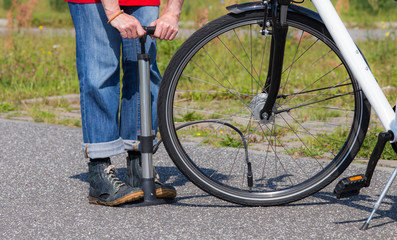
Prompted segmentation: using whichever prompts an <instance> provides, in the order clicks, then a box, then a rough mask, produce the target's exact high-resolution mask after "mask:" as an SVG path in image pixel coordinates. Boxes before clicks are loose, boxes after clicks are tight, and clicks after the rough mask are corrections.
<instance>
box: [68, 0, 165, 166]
mask: <svg viewBox="0 0 397 240" xmlns="http://www.w3.org/2000/svg"><path fill="white" fill-rule="evenodd" d="M122 9H123V10H124V12H125V13H127V14H130V15H133V16H134V17H135V18H137V19H138V20H139V21H140V23H141V24H142V25H147V26H148V25H149V24H150V23H151V22H153V21H154V20H156V19H157V18H158V14H159V8H158V6H144V7H122ZM69 10H70V13H71V16H72V19H73V23H74V27H75V30H76V63H77V74H78V78H79V82H80V105H81V118H82V129H83V138H84V143H83V144H82V146H83V151H84V153H85V156H86V157H89V158H105V157H110V156H113V155H117V154H121V153H124V151H126V150H139V142H138V141H137V135H139V131H140V96H139V77H138V76H139V73H138V62H137V54H138V53H140V49H141V48H140V43H139V39H123V38H121V36H120V33H119V32H118V31H117V30H116V29H115V28H113V27H112V26H111V25H110V24H107V20H108V19H107V17H106V15H105V12H104V9H103V7H102V4H100V3H88V4H78V3H69ZM145 47H146V52H147V53H149V54H150V55H151V63H150V75H151V83H150V84H151V95H152V118H153V120H152V121H153V122H152V126H153V131H154V132H156V130H157V126H158V124H157V112H156V106H157V94H158V90H159V86H160V81H161V75H160V72H159V70H158V68H157V64H156V54H157V46H156V41H155V40H152V39H151V38H150V37H148V38H147V41H146V46H145ZM120 57H121V65H122V70H123V79H122V89H121V92H122V94H121V98H120ZM120 100H121V104H120Z"/></svg>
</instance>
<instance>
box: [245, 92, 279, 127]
mask: <svg viewBox="0 0 397 240" xmlns="http://www.w3.org/2000/svg"><path fill="white" fill-rule="evenodd" d="M267 97H268V94H267V93H260V94H258V95H256V96H255V97H254V98H253V99H252V101H251V114H252V116H253V118H254V119H255V120H256V121H258V122H259V123H261V124H268V123H270V122H273V120H274V114H272V115H271V116H270V118H269V119H267V117H264V118H263V119H261V116H260V112H261V110H262V109H263V107H264V106H265V103H266V100H267ZM274 111H276V104H274V106H273V112H274ZM265 114H266V113H265Z"/></svg>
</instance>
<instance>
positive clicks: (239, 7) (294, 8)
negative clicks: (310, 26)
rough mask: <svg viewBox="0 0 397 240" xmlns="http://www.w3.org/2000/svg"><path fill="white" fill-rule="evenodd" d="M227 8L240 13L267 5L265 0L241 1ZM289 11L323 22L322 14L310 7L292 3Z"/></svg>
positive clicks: (256, 9) (262, 8)
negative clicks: (257, 0)
mask: <svg viewBox="0 0 397 240" xmlns="http://www.w3.org/2000/svg"><path fill="white" fill-rule="evenodd" d="M226 9H227V10H228V11H229V12H231V13H232V14H239V13H244V12H249V11H260V10H264V9H265V5H264V4H263V1H260V2H248V3H241V4H235V5H231V6H228V7H226ZM268 9H271V4H269V7H268ZM288 12H294V13H298V14H302V15H304V16H307V17H310V18H313V19H315V20H317V21H319V22H321V23H323V21H322V19H321V17H320V15H319V14H318V13H316V12H314V11H312V10H310V9H307V8H304V7H301V6H298V5H295V4H291V5H289V7H288Z"/></svg>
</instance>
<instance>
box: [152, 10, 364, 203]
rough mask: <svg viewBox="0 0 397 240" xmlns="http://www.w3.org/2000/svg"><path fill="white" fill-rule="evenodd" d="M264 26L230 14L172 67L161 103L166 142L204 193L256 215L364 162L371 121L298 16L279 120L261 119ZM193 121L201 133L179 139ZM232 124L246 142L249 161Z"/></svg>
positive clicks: (249, 15) (324, 45)
mask: <svg viewBox="0 0 397 240" xmlns="http://www.w3.org/2000/svg"><path fill="white" fill-rule="evenodd" d="M263 17H264V14H263V12H262V11H251V12H245V13H240V14H228V15H225V16H222V17H220V18H218V19H216V20H214V21H212V22H210V23H208V24H207V25H205V26H204V27H203V28H201V29H200V30H198V31H197V32H195V33H194V34H193V35H192V36H191V37H190V38H189V39H187V40H186V42H185V43H184V44H183V45H182V46H181V47H180V48H179V50H178V51H177V52H176V54H175V55H174V57H173V58H172V60H171V61H170V63H169V65H168V67H167V69H166V71H165V73H164V78H163V81H162V83H161V87H160V93H159V104H158V115H159V127H160V133H161V137H162V140H163V142H164V145H165V148H166V150H167V152H168V154H169V156H170V157H171V158H172V160H173V162H174V163H175V165H176V166H177V167H178V168H179V169H180V171H181V172H182V173H183V174H184V175H185V176H186V177H187V178H188V179H189V180H190V181H192V182H193V183H194V184H195V185H196V186H198V187H199V188H201V189H202V190H204V191H205V192H207V193H209V194H211V195H213V196H216V197H218V198H220V199H223V200H226V201H229V202H233V203H237V204H242V205H250V206H269V205H280V204H285V203H289V202H293V201H297V200H299V199H302V198H304V197H306V196H309V195H311V194H313V193H315V192H317V191H319V190H321V189H322V188H324V187H325V186H327V185H328V184H329V183H331V182H332V181H333V180H334V179H335V178H337V177H338V176H339V175H340V174H341V173H342V172H343V171H344V170H345V169H346V168H347V166H348V165H349V164H350V163H351V161H352V160H353V158H354V157H355V155H356V154H357V152H358V150H359V149H360V146H361V144H362V142H363V140H364V138H365V134H366V131H367V128H368V124H369V117H370V105H369V103H368V101H367V99H366V98H365V96H364V93H363V92H362V91H361V90H360V88H359V86H358V84H357V82H356V80H355V79H354V78H353V77H352V74H351V71H350V70H349V68H348V66H346V65H345V61H344V60H343V57H342V56H341V54H340V53H339V51H338V49H337V47H336V46H335V44H334V42H333V40H332V38H331V37H330V36H329V34H328V31H327V30H326V28H325V26H324V25H323V23H321V22H320V21H319V20H317V19H318V18H317V19H314V18H311V17H310V16H307V15H304V14H300V13H298V12H293V11H292V12H289V13H288V18H287V23H288V26H289V30H288V38H287V43H286V49H285V52H286V53H285V57H284V58H285V59H284V67H283V69H284V70H283V77H282V78H283V79H282V83H281V87H280V90H279V97H278V99H277V102H276V105H275V106H274V111H275V112H276V113H275V114H274V116H273V117H272V118H271V119H270V120H268V121H263V120H260V119H258V116H255V114H257V112H258V109H259V108H261V107H262V106H263V105H261V104H262V103H263V102H264V101H265V100H266V96H264V95H261V92H262V89H261V88H262V87H263V85H264V80H263V79H266V74H265V73H266V71H265V70H264V69H266V68H267V66H268V61H267V58H266V57H265V56H268V55H269V50H268V48H269V45H268V44H270V36H271V35H269V36H263V35H261V34H259V30H261V29H262V27H261V25H262V24H263ZM237 51H238V53H237ZM232 60H234V61H232ZM262 74H263V77H262ZM214 119H218V121H219V123H220V124H216V123H214ZM205 120H210V122H209V123H208V122H206V121H205ZM189 121H197V124H196V125H197V126H191V125H189V127H186V129H184V128H183V129H179V130H176V129H177V128H178V126H180V125H181V124H183V123H186V122H189ZM225 122H227V123H228V124H230V125H233V126H235V127H238V128H239V129H240V131H241V132H242V133H244V138H245V139H243V140H247V142H248V151H249V159H248V160H247V159H245V158H244V156H245V155H244V154H243V152H244V151H242V146H243V145H242V143H241V142H242V139H241V137H239V136H238V134H237V133H235V132H233V131H231V130H230V129H229V130H228V129H226V128H224V127H223V126H224V124H223V123H225ZM248 163H249V164H250V165H252V171H253V182H254V183H253V185H252V186H247V185H249V183H248V182H249V180H247V175H249V174H250V173H249V172H248ZM298 165H299V166H298ZM251 181H252V179H251ZM251 184H252V183H251Z"/></svg>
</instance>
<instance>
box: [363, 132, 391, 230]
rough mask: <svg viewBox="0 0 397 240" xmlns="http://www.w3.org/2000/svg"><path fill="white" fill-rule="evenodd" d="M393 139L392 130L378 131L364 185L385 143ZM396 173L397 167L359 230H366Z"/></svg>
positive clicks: (369, 180)
mask: <svg viewBox="0 0 397 240" xmlns="http://www.w3.org/2000/svg"><path fill="white" fill-rule="evenodd" d="M393 139H394V134H393V132H391V131H389V132H383V133H380V134H379V136H378V142H377V143H376V146H375V149H374V151H373V152H372V154H371V157H370V160H369V163H368V167H367V171H366V173H365V177H366V184H365V185H366V186H365V187H368V186H369V185H370V182H371V179H372V174H373V172H374V170H375V166H376V164H377V162H378V160H379V158H380V156H381V154H382V152H383V150H384V148H385V145H386V143H387V142H388V141H391V140H393ZM396 175H397V168H396V169H394V171H393V173H392V174H391V176H390V178H389V180H388V181H387V183H386V186H385V187H384V189H383V191H382V193H381V194H380V196H379V198H378V200H377V201H376V203H375V204H374V208H373V210H372V212H371V214H370V216H369V217H368V219H367V221H366V222H365V223H364V224H363V225H362V226H361V228H360V230H367V229H368V226H369V223H370V221H371V219H372V217H373V216H374V214H375V212H376V210H378V208H379V206H380V204H381V203H382V200H383V198H384V197H385V195H386V193H387V191H388V190H389V188H390V186H391V184H392V183H393V181H394V179H395V178H396Z"/></svg>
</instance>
